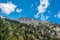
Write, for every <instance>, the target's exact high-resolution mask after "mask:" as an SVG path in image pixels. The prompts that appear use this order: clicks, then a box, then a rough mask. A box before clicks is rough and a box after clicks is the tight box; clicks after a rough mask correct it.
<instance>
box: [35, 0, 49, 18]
mask: <svg viewBox="0 0 60 40" xmlns="http://www.w3.org/2000/svg"><path fill="white" fill-rule="evenodd" d="M48 6H49V1H48V0H40V5H39V6H38V8H37V9H38V13H37V14H36V15H35V18H38V17H39V14H41V13H42V14H43V13H44V12H45V11H46V8H47V7H48Z"/></svg>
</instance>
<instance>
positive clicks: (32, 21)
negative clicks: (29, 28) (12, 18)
mask: <svg viewBox="0 0 60 40" xmlns="http://www.w3.org/2000/svg"><path fill="white" fill-rule="evenodd" d="M17 21H19V22H20V23H26V24H27V25H29V24H31V25H35V26H36V25H39V21H37V20H35V19H31V18H20V19H18V20H17Z"/></svg>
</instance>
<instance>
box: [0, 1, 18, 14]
mask: <svg viewBox="0 0 60 40" xmlns="http://www.w3.org/2000/svg"><path fill="white" fill-rule="evenodd" d="M16 7H17V6H16V5H15V4H13V3H11V2H8V3H0V8H1V10H2V12H3V13H6V14H10V13H11V12H14V11H15V8H16Z"/></svg>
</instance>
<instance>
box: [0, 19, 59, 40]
mask: <svg viewBox="0 0 60 40" xmlns="http://www.w3.org/2000/svg"><path fill="white" fill-rule="evenodd" d="M39 24H40V25H38V26H36V27H35V26H34V25H31V24H30V25H27V24H24V23H19V22H17V21H14V20H9V19H2V18H0V40H60V29H59V28H60V27H59V26H58V25H55V24H53V25H52V26H47V25H48V24H47V25H45V24H42V23H39Z"/></svg>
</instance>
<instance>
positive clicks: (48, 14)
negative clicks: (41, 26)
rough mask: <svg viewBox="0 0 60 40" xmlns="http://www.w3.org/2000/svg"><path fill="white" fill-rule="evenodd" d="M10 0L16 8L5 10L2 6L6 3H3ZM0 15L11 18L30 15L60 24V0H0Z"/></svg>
mask: <svg viewBox="0 0 60 40" xmlns="http://www.w3.org/2000/svg"><path fill="white" fill-rule="evenodd" d="M10 2H11V4H13V5H14V6H12V5H11V7H12V8H14V7H15V8H14V9H13V10H11V9H10V11H8V12H7V11H6V10H3V9H2V8H3V7H5V5H1V4H3V3H5V4H8V3H10ZM8 5H9V4H8ZM8 5H7V7H8ZM7 7H6V8H7ZM9 7H10V6H9ZM9 7H8V8H9ZM11 7H10V8H11ZM40 7H41V8H40ZM6 8H5V9H6ZM8 10H9V9H8ZM0 16H6V17H7V18H9V19H17V18H20V17H29V18H35V19H37V20H48V21H51V22H54V23H58V24H60V0H45V1H44V0H43V1H42V0H0Z"/></svg>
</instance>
